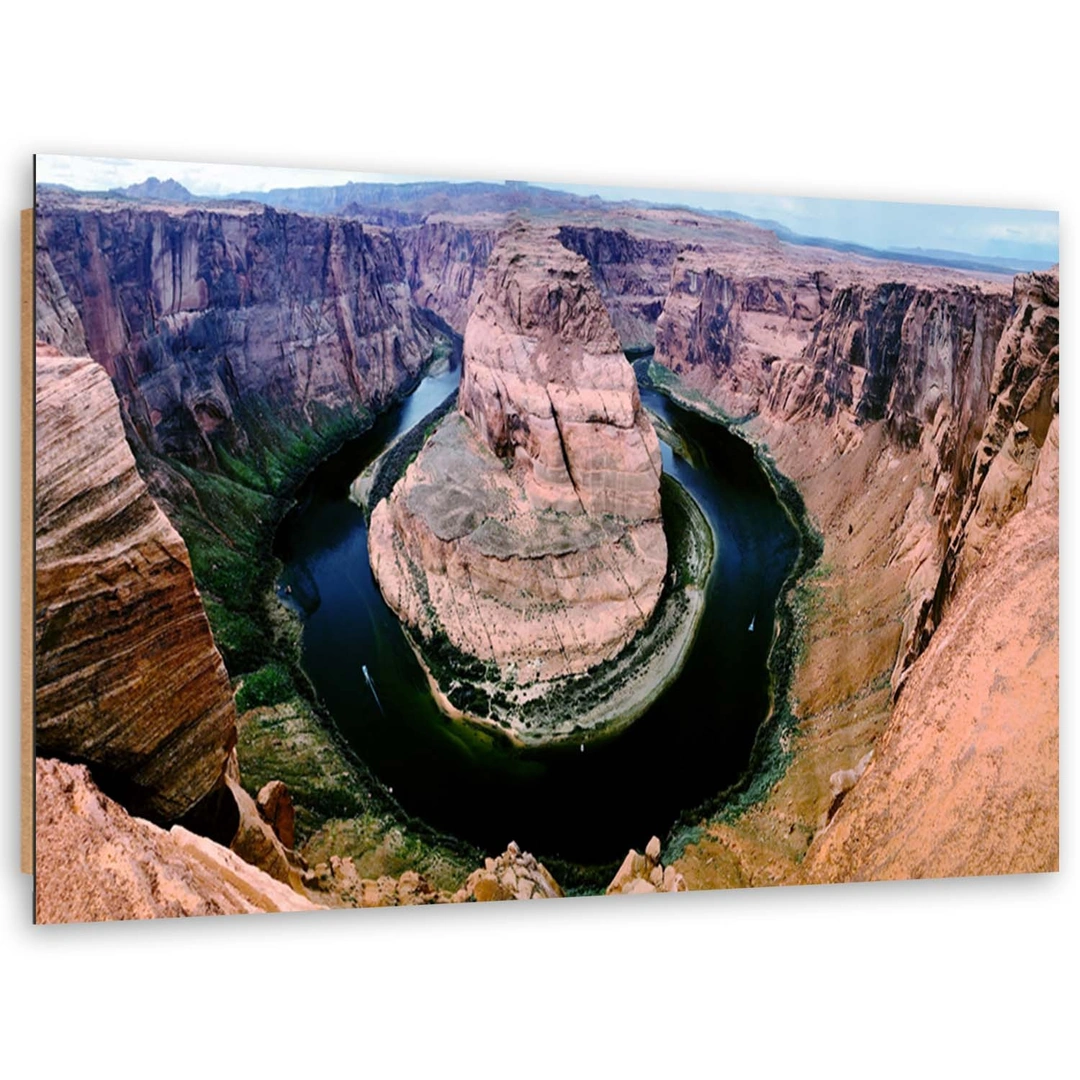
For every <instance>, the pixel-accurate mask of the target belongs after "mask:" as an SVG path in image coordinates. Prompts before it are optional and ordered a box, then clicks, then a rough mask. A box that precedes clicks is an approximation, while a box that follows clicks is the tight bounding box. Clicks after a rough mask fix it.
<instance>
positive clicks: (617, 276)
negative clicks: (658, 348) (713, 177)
mask: <svg viewBox="0 0 1080 1080" xmlns="http://www.w3.org/2000/svg"><path fill="white" fill-rule="evenodd" d="M558 238H559V243H561V244H562V245H563V246H564V247H567V248H569V249H570V250H571V251H573V252H576V253H577V254H578V255H581V256H582V257H583V258H585V259H586V260H587V261H588V263H589V267H590V269H591V270H592V276H593V280H594V281H595V282H596V287H597V288H598V289H599V290H600V295H601V296H602V297H603V300H604V303H605V304H606V305H607V309H608V313H609V314H610V315H611V321H612V323H613V324H614V326H615V330H616V332H617V333H618V335H619V340H620V342H621V343H622V347H623V349H624V350H625V351H627V352H630V353H633V352H641V351H644V350H647V349H649V348H651V347H652V346H653V344H654V343H655V340H656V320H657V319H658V318H659V317H660V313H661V311H662V310H663V308H664V298H665V296H667V293H668V286H669V282H670V279H671V267H672V264H673V262H674V260H675V255H676V252H678V250H679V249H680V247H681V246H682V245H681V244H680V243H678V242H677V241H675V240H668V239H659V238H652V237H643V236H636V235H632V234H631V233H629V232H628V231H627V230H626V229H611V228H602V227H599V226H590V225H563V226H562V227H561V228H560V229H559V232H558Z"/></svg>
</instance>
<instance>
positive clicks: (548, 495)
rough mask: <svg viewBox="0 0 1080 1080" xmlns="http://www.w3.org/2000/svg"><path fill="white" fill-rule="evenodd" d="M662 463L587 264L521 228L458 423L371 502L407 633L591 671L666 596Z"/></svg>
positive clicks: (486, 656) (377, 556)
mask: <svg viewBox="0 0 1080 1080" xmlns="http://www.w3.org/2000/svg"><path fill="white" fill-rule="evenodd" d="M660 469H661V466H660V451H659V443H658V440H657V437H656V433H655V432H654V431H653V428H652V425H651V423H650V422H649V420H648V418H647V416H646V415H645V413H644V411H643V410H642V408H641V402H640V398H639V396H638V391H637V383H636V381H635V378H634V374H633V371H632V369H631V368H630V366H629V364H628V363H627V362H626V360H625V359H624V357H623V355H622V352H621V349H620V344H619V340H618V336H617V335H616V333H615V330H614V328H613V326H612V324H611V320H610V318H609V317H608V315H607V312H606V310H605V308H604V305H603V303H602V301H601V299H600V296H599V293H598V291H597V289H596V286H595V284H594V283H593V281H592V278H591V275H590V271H589V267H588V264H587V263H586V262H585V260H584V259H583V258H581V257H579V256H577V255H574V254H573V253H571V252H570V251H569V250H568V249H566V248H564V247H562V246H561V245H559V244H558V243H557V241H556V240H555V239H554V238H553V237H552V236H551V235H549V234H548V233H547V232H545V231H543V230H535V231H533V230H529V229H527V228H525V227H523V226H518V227H515V228H512V229H510V230H509V231H508V232H507V233H506V234H505V235H504V236H503V237H502V239H501V240H500V241H499V244H498V245H497V247H496V249H495V251H494V253H493V255H492V257H491V261H490V264H489V267H488V271H487V275H486V277H485V279H484V286H483V290H482V292H481V294H480V296H479V297H478V299H477V302H476V305H475V307H474V309H473V314H472V316H471V318H470V320H469V324H468V328H467V330H466V333H465V366H464V373H463V377H462V383H461V390H460V392H459V412H457V413H455V414H453V415H452V416H451V417H450V418H448V420H447V421H446V422H444V423H443V424H442V425H441V426H440V428H439V429H438V430H437V431H436V433H435V434H434V435H433V436H432V437H431V438H430V439H429V440H428V442H427V443H426V444H425V446H424V449H423V450H422V451H421V453H420V454H419V456H418V457H417V459H416V460H415V461H414V462H413V463H412V464H411V465H410V466H409V468H408V470H407V472H406V473H405V476H404V477H403V479H402V480H401V481H400V482H399V483H398V485H397V486H396V487H395V489H394V491H393V493H392V494H391V496H390V498H389V499H387V500H384V501H383V502H381V503H380V504H379V505H378V506H377V507H375V508H374V511H373V513H372V517H371V530H370V534H369V545H370V550H371V562H372V568H373V570H374V572H375V576H376V578H377V580H378V582H379V586H380V588H381V590H382V592H383V595H384V597H385V598H386V600H387V603H389V604H390V606H391V607H392V608H393V609H394V610H395V611H396V612H397V613H398V615H399V616H400V617H401V619H402V620H403V621H404V622H405V623H406V625H407V626H409V627H412V628H414V629H415V630H417V631H418V632H419V633H420V635H421V636H422V637H423V638H424V639H430V638H432V637H433V636H436V635H438V634H445V635H446V636H447V638H448V639H449V641H450V642H451V644H452V645H453V646H454V647H456V648H457V649H460V650H461V651H462V652H464V653H466V654H468V655H469V656H472V657H476V658H479V659H480V660H481V661H484V662H492V663H494V664H495V665H496V666H497V668H498V670H499V674H500V677H501V678H502V679H505V680H509V681H510V682H511V683H515V684H519V685H520V684H528V683H532V682H536V681H542V680H550V679H553V678H560V677H565V676H571V675H577V674H580V673H582V672H584V671H587V670H589V669H590V668H592V667H594V666H595V665H597V664H599V663H600V662H601V661H603V660H604V659H607V658H610V657H612V656H614V655H615V654H616V653H618V652H619V651H620V650H621V649H622V648H623V647H624V646H625V645H626V644H627V643H628V642H629V640H630V639H631V638H633V636H634V635H635V634H636V633H637V632H638V631H639V630H640V629H641V628H642V627H643V626H644V625H645V623H646V622H647V621H648V619H649V616H650V614H651V612H652V610H653V609H654V607H655V606H656V603H657V600H658V599H659V596H660V591H661V587H662V584H663V579H664V575H665V572H666V559H667V545H666V541H665V538H664V531H663V526H662V523H661V520H660V489H659V485H660Z"/></svg>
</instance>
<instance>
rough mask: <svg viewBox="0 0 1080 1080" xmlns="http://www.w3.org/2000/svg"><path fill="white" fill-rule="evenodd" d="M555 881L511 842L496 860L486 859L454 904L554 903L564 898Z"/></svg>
mask: <svg viewBox="0 0 1080 1080" xmlns="http://www.w3.org/2000/svg"><path fill="white" fill-rule="evenodd" d="M562 895H563V891H562V889H561V888H559V885H558V883H557V882H556V881H555V879H554V878H553V877H552V876H551V874H549V873H548V872H547V870H546V869H545V867H544V864H543V863H541V862H537V861H536V857H535V856H533V855H530V854H529V852H527V851H522V850H521V848H519V847H518V846H517V844H515V843H514V842H513V841H512V840H511V841H510V844H509V846H508V847H507V849H506V850H505V851H504V852H503V853H502V854H501V855H500V856H499V857H498V858H496V859H485V860H484V865H483V866H482V867H481V868H480V869H478V870H474V871H473V872H472V873H471V874H470V875H469V877H468V880H467V881H466V882H465V885H464V886H463V888H461V889H460V890H459V891H458V892H457V893H455V894H454V897H453V899H454V900H455V902H458V903H461V902H464V901H467V900H476V901H478V902H480V903H486V902H488V901H491V900H553V899H555V898H556V897H558V896H562Z"/></svg>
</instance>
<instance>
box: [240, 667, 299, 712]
mask: <svg viewBox="0 0 1080 1080" xmlns="http://www.w3.org/2000/svg"><path fill="white" fill-rule="evenodd" d="M294 697H296V685H295V683H293V680H292V676H291V675H290V674H289V669H288V668H287V667H285V665H284V664H282V663H280V662H278V661H276V660H275V661H272V662H271V663H269V664H267V665H266V666H265V667H261V668H259V670H258V671H253V672H252V673H251V674H250V675H246V676H244V679H243V681H242V683H241V684H240V687H239V689H238V690H237V691H236V708H237V710H238V711H239V712H247V710H248V709H257V708H258V707H259V706H260V705H278V704H280V703H281V702H283V701H289V700H290V699H291V698H294Z"/></svg>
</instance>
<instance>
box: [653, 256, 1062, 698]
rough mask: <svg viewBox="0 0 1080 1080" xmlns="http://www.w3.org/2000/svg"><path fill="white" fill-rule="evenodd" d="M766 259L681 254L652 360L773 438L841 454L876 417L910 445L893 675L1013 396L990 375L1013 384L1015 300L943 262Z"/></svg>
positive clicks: (914, 648)
mask: <svg viewBox="0 0 1080 1080" xmlns="http://www.w3.org/2000/svg"><path fill="white" fill-rule="evenodd" d="M765 262H766V269H767V271H768V272H767V273H765V274H761V273H760V272H759V270H760V261H759V260H755V263H754V264H751V265H750V267H749V268H748V267H742V266H740V265H739V264H737V263H733V262H728V263H725V262H724V260H723V259H721V258H718V257H717V255H716V254H715V253H713V254H710V253H708V252H691V251H688V252H683V253H682V254H681V255H680V256H679V257H678V259H677V260H676V263H675V269H674V271H673V276H672V287H671V293H670V294H669V296H668V299H667V301H666V302H665V306H664V312H663V314H662V315H661V317H660V320H659V323H658V326H657V350H656V360H657V362H658V363H660V364H662V365H664V366H666V367H668V368H669V369H671V370H672V371H674V372H675V373H676V374H678V375H679V376H680V377H681V378H682V379H683V380H684V381H685V383H686V384H687V385H688V386H690V387H692V388H694V389H696V390H698V391H699V392H701V393H703V394H704V395H705V396H706V397H708V398H709V400H710V401H712V402H714V403H715V404H717V405H719V406H720V407H721V408H722V409H723V410H724V411H725V412H727V413H728V414H729V415H731V416H735V417H739V418H742V419H744V420H751V421H752V423H751V428H752V429H753V430H754V431H755V432H756V433H758V434H759V437H761V438H763V439H764V441H765V442H767V443H769V444H770V446H771V445H773V444H781V443H787V444H791V443H793V442H795V441H797V439H798V433H799V431H803V432H809V430H810V429H811V428H813V429H815V430H816V429H821V430H823V431H825V432H827V433H828V434H829V438H830V442H831V449H829V450H828V451H827V453H838V454H844V453H846V452H848V451H850V450H852V449H854V448H855V447H856V446H857V445H858V444H859V443H860V442H861V440H862V439H863V438H864V437H865V434H866V432H867V431H868V430H869V429H870V427H871V426H872V425H875V424H878V423H880V424H881V425H882V428H883V431H884V432H885V435H886V441H887V443H888V444H889V445H890V446H892V447H894V448H895V451H896V453H897V454H898V455H902V454H903V453H905V452H906V451H909V450H910V451H914V452H915V453H916V458H915V461H914V463H913V465H912V467H913V468H915V469H917V470H918V474H919V483H918V488H917V491H916V492H915V494H914V496H913V498H912V501H911V503H910V504H909V506H908V512H907V516H906V520H905V522H904V527H903V528H901V529H898V530H896V534H895V536H894V538H893V541H892V542H893V544H894V545H895V547H894V553H895V554H896V556H897V557H898V558H902V559H904V560H905V561H906V562H907V564H908V573H907V586H906V588H907V592H908V594H909V596H908V601H907V605H906V609H905V611H904V614H903V634H902V643H901V647H900V649H899V650H898V656H897V661H896V665H895V670H894V673H893V681H894V686H895V687H898V686H899V685H900V682H901V681H902V679H903V674H904V672H905V671H906V670H907V667H908V666H909V665H910V663H911V661H912V660H913V659H914V657H915V656H916V655H918V653H919V651H920V650H921V649H922V648H923V647H924V646H925V643H926V640H927V639H928V637H929V634H930V633H931V632H932V623H933V620H934V618H935V611H936V612H938V613H940V603H941V597H940V594H941V584H940V579H941V575H942V572H943V568H944V567H945V564H946V561H947V556H948V551H949V548H950V544H951V543H953V541H952V539H951V538H952V536H953V533H954V532H955V530H956V528H957V527H958V526H959V523H960V521H961V518H962V516H964V507H965V504H966V503H967V502H968V500H969V498H970V496H971V494H972V492H973V491H974V490H976V489H977V487H978V480H979V470H978V468H975V467H973V464H972V461H973V455H975V453H976V449H977V447H978V446H979V444H980V440H981V439H982V438H983V433H984V427H985V425H986V424H987V422H988V417H989V415H990V412H991V398H992V397H1001V396H1002V394H1004V396H1005V398H1006V399H1008V400H1011V395H1012V394H1013V393H1014V391H1013V390H1003V389H1000V388H999V389H994V386H995V383H994V380H995V378H997V379H998V381H999V382H1000V381H1002V380H1004V382H1006V383H1010V384H1011V382H1012V375H1011V373H1005V374H1003V375H1000V376H996V375H995V370H996V366H995V365H996V360H995V355H996V349H997V346H998V342H999V340H1001V338H1002V334H1003V332H1004V330H1005V326H1006V323H1007V321H1008V320H1009V318H1010V314H1011V313H1012V312H1013V310H1014V309H1015V308H1016V306H1017V303H1018V301H1016V300H1015V299H1014V298H1010V296H1009V294H1008V292H1007V291H1006V288H1005V286H1004V283H998V282H975V281H968V280H966V278H965V275H962V274H953V275H950V274H948V273H946V272H943V271H930V270H926V269H923V268H911V267H890V266H889V264H887V263H883V264H880V265H876V266H874V265H866V264H854V265H852V266H851V267H849V268H847V272H846V280H844V277H842V276H841V273H840V269H839V268H838V267H836V266H835V265H829V266H823V267H818V266H815V265H814V261H813V258H812V257H811V256H808V255H806V254H805V253H798V252H791V253H790V254H788V255H787V256H786V258H781V259H777V258H769V259H766V260H765ZM748 269H749V270H751V271H752V272H748ZM890 271H892V272H895V276H894V274H893V273H890ZM1041 385H1043V383H1040V386H1041ZM1042 407H1043V408H1045V403H1044V406H1042ZM807 438H808V441H811V440H809V436H807ZM995 452H996V451H995ZM984 456H985V452H984ZM988 460H989V459H988V458H987V463H988ZM793 475H795V476H796V479H798V467H796V468H795V470H794V473H793ZM970 513H971V511H968V512H967V516H970Z"/></svg>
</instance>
